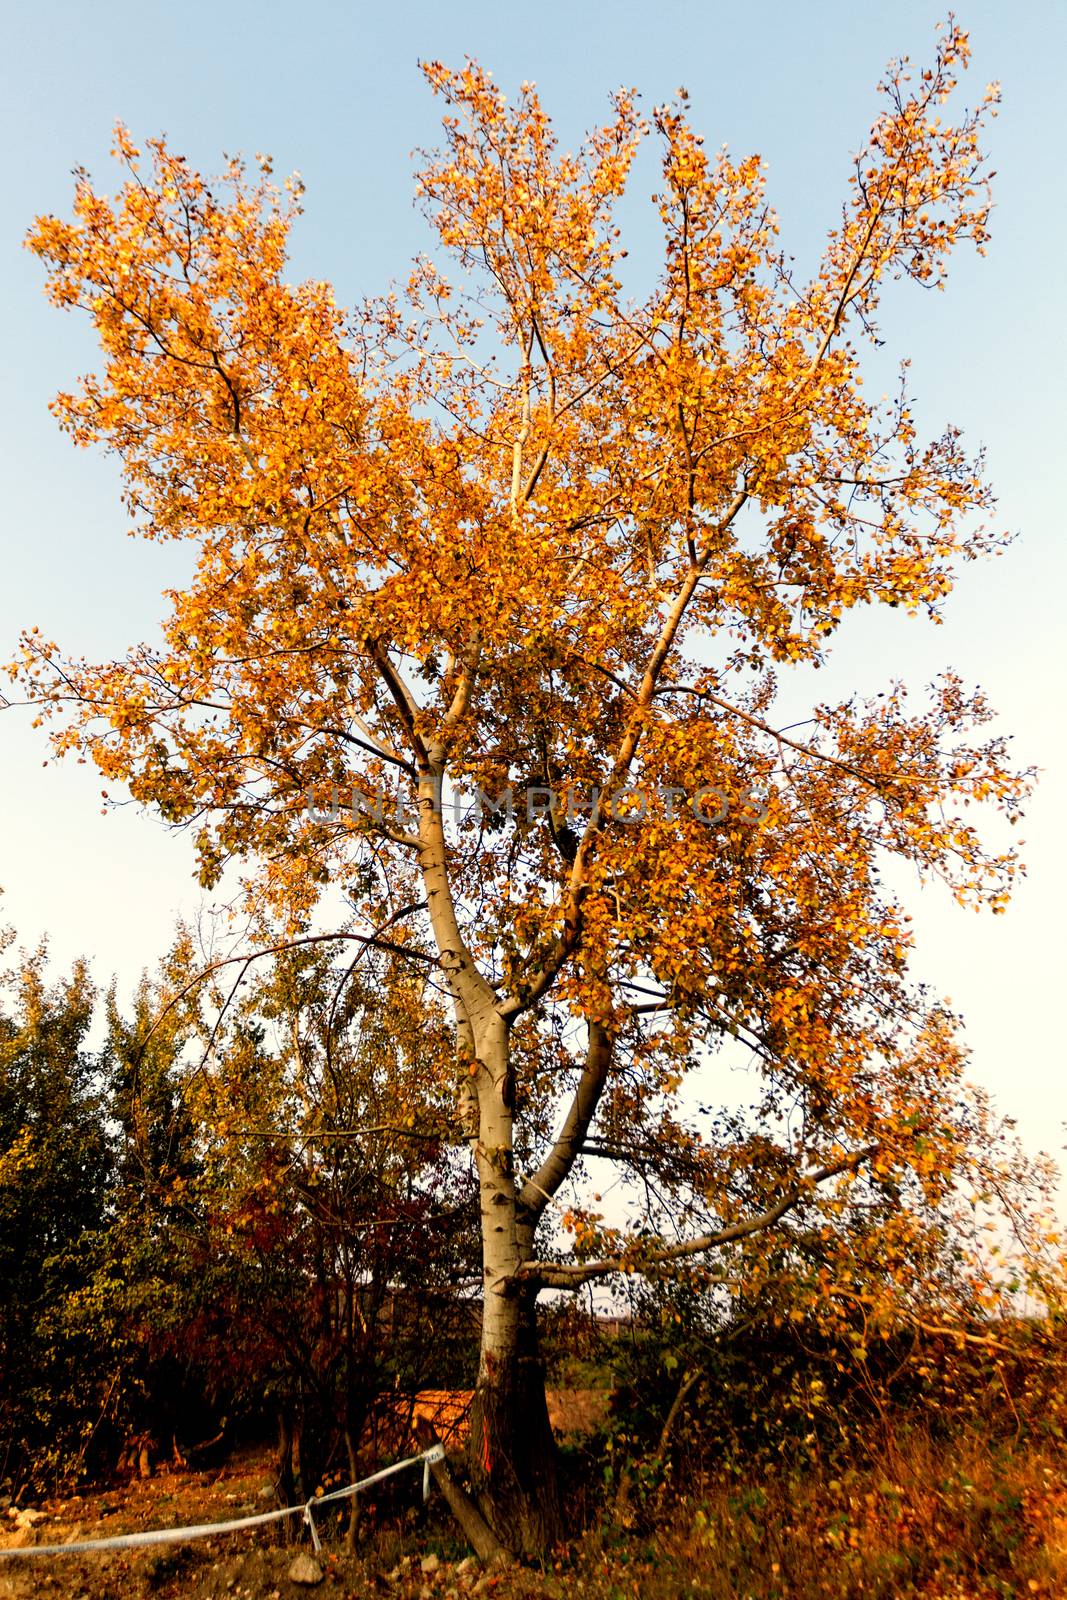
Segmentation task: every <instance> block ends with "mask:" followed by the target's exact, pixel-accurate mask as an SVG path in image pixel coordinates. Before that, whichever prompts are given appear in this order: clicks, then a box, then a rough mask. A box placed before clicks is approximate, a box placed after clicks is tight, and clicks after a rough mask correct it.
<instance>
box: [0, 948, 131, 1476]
mask: <svg viewBox="0 0 1067 1600" xmlns="http://www.w3.org/2000/svg"><path fill="white" fill-rule="evenodd" d="M8 942H9V941H8ZM45 967H46V958H45V951H44V949H43V948H42V949H40V950H38V951H36V952H34V953H33V954H31V955H22V956H21V957H20V958H19V960H18V961H17V962H16V964H15V966H14V968H13V969H11V970H9V971H8V972H6V973H5V974H4V977H3V987H2V989H0V1476H6V1477H9V1478H10V1477H12V1475H14V1476H15V1477H17V1476H18V1475H19V1474H20V1473H22V1472H23V1471H24V1470H25V1469H26V1464H27V1463H28V1462H29V1461H30V1460H33V1461H35V1462H36V1463H37V1464H38V1469H39V1470H40V1469H42V1468H47V1467H52V1466H54V1465H55V1463H56V1462H57V1461H58V1460H59V1459H60V1457H61V1456H62V1455H63V1454H65V1453H69V1452H72V1451H75V1452H76V1451H78V1450H79V1449H80V1448H81V1447H82V1445H83V1444H84V1442H85V1438H86V1428H87V1426H88V1423H89V1415H90V1411H91V1407H92V1404H93V1402H94V1401H95V1398H96V1395H95V1393H94V1389H93V1385H92V1384H91V1383H90V1384H89V1385H88V1386H87V1385H86V1384H85V1381H84V1375H83V1374H82V1372H81V1370H80V1357H79V1350H78V1346H77V1344H76V1342H75V1340H74V1339H72V1337H71V1336H70V1330H68V1329H67V1328H66V1327H64V1325H63V1323H62V1320H61V1319H58V1318H57V1316H56V1308H57V1307H59V1306H62V1305H63V1304H64V1303H66V1302H68V1301H69V1300H71V1299H72V1298H74V1297H76V1296H77V1295H78V1294H79V1293H81V1292H82V1291H83V1290H84V1287H85V1283H86V1277H87V1273H86V1252H87V1248H89V1247H91V1246H92V1244H93V1243H94V1242H95V1241H96V1240H98V1239H99V1237H100V1234H101V1232H102V1231H103V1229H104V1228H105V1227H106V1223H107V1206H108V1198H109V1185H110V1180H111V1173H112V1166H113V1147H112V1142H111V1138H110V1135H109V1130H108V1128H107V1126H106V1121H105V1114H104V1113H105V1100H104V1093H103V1088H102V1073H101V1063H100V1060H99V1058H98V1056H97V1055H96V1054H95V1053H94V1052H93V1051H92V1050H91V1049H90V1048H89V1047H88V1042H87V1039H88V1032H89V1027H90V1023H91V1020H92V1013H93V1006H94V1002H95V994H94V991H93V988H92V986H91V984H90V982H89V978H88V975H87V972H86V969H85V967H84V966H83V965H81V964H80V963H79V964H77V965H76V966H75V967H74V969H73V971H72V973H71V975H70V977H69V978H68V979H66V980H65V981H62V982H59V983H56V984H52V985H50V984H49V983H48V982H47V980H46V975H45Z"/></svg>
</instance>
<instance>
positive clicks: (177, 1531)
mask: <svg viewBox="0 0 1067 1600" xmlns="http://www.w3.org/2000/svg"><path fill="white" fill-rule="evenodd" d="M444 1458H445V1451H444V1446H443V1445H439V1444H435V1445H431V1446H430V1448H429V1450H423V1451H422V1453H421V1454H420V1455H417V1456H409V1457H408V1458H407V1460H406V1461H397V1462H394V1464H393V1465H392V1466H391V1467H383V1468H382V1470H381V1472H373V1473H371V1475H370V1477H369V1478H361V1479H360V1480H359V1482H358V1483H350V1484H348V1485H346V1487H345V1488H343V1489H334V1490H332V1491H331V1492H330V1493H329V1494H320V1495H316V1496H315V1497H314V1498H313V1499H311V1500H309V1501H308V1502H307V1503H306V1505H302V1506H283V1507H282V1509H281V1510H280V1511H261V1512H260V1513H259V1514H258V1515H257V1516H254V1517H235V1518H233V1519H232V1520H231V1521H229V1522H198V1523H196V1524H194V1525H193V1526H192V1527H189V1528H151V1529H149V1530H148V1531H147V1532H146V1533H122V1534H116V1536H115V1537H114V1538H113V1539H80V1540H78V1541H77V1542H76V1543H74V1544H36V1545H18V1546H16V1547H15V1548H14V1549H10V1550H0V1560H3V1559H5V1558H6V1559H8V1560H13V1559H15V1558H24V1557H26V1556H66V1555H81V1554H82V1553H83V1552H86V1551H90V1550H136V1549H139V1548H141V1547H142V1546H144V1545H152V1544H184V1543H185V1542H186V1541H187V1540H192V1539H211V1538H214V1537H215V1535H216V1534H220V1533H236V1532H237V1530H238V1529H239V1528H261V1527H263V1526H264V1525H265V1524H266V1523H268V1522H280V1521H281V1520H282V1518H283V1517H302V1518H303V1520H304V1522H305V1523H306V1524H307V1526H308V1528H309V1529H310V1530H311V1543H312V1545H313V1547H314V1549H315V1550H316V1552H317V1551H319V1550H321V1549H322V1544H321V1541H320V1539H319V1532H318V1529H317V1528H316V1526H315V1519H314V1517H313V1516H312V1513H311V1508H312V1506H324V1505H327V1504H328V1503H329V1502H330V1501H331V1500H347V1499H350V1498H351V1497H352V1496H353V1495H356V1494H360V1493H361V1492H362V1491H363V1490H364V1489H367V1488H369V1487H370V1485H371V1484H372V1483H380V1482H381V1481H382V1479H383V1478H391V1477H392V1476H393V1474H394V1473H395V1472H403V1471H404V1470H405V1469H406V1468H407V1467H415V1466H418V1464H419V1462H420V1461H421V1462H422V1463H423V1474H422V1487H423V1495H424V1496H425V1495H426V1494H427V1493H428V1491H429V1479H430V1467H431V1465H432V1464H433V1463H434V1462H435V1461H443V1460H444Z"/></svg>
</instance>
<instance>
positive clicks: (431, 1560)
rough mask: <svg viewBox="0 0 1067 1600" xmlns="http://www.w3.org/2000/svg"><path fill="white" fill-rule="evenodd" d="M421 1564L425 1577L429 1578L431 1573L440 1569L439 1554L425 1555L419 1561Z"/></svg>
mask: <svg viewBox="0 0 1067 1600" xmlns="http://www.w3.org/2000/svg"><path fill="white" fill-rule="evenodd" d="M419 1565H420V1567H421V1568H422V1573H423V1577H426V1578H428V1577H429V1576H430V1574H431V1573H433V1572H436V1571H437V1570H438V1569H439V1567H440V1565H441V1561H440V1558H439V1557H438V1556H435V1555H432V1554H431V1555H428V1556H423V1558H422V1560H421V1561H420V1562H419Z"/></svg>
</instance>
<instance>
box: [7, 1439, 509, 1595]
mask: <svg viewBox="0 0 1067 1600" xmlns="http://www.w3.org/2000/svg"><path fill="white" fill-rule="evenodd" d="M411 1479H412V1482H411V1486H410V1487H411V1491H412V1494H411V1498H412V1499H413V1500H417V1498H418V1485H419V1481H420V1480H421V1474H420V1473H419V1472H418V1470H417V1469H413V1471H412V1473H411ZM275 1503H276V1502H275V1500H274V1491H273V1486H272V1481H271V1473H270V1462H269V1456H268V1454H267V1453H265V1452H264V1453H263V1454H262V1455H257V1454H254V1453H253V1454H249V1455H246V1456H244V1457H241V1458H238V1459H236V1460H234V1461H233V1462H231V1463H230V1464H229V1465H228V1466H226V1467H225V1468H223V1469H221V1470H216V1471H212V1472H179V1471H174V1470H171V1471H164V1472H161V1473H160V1474H159V1475H158V1476H156V1477H152V1478H147V1479H143V1480H142V1479H137V1480H135V1481H134V1482H133V1483H131V1484H130V1485H129V1486H128V1487H120V1488H114V1489H109V1490H100V1491H94V1492H87V1493H85V1494H83V1495H74V1496H69V1497H67V1498H66V1499H62V1500H54V1501H45V1500H42V1501H39V1502H37V1503H36V1504H35V1505H34V1506H33V1507H32V1509H31V1508H25V1507H24V1508H22V1510H21V1513H20V1514H19V1515H16V1514H15V1513H14V1512H13V1511H6V1512H0V1550H12V1549H18V1548H27V1547H29V1546H33V1545H42V1544H69V1543H74V1542H76V1541H78V1540H84V1539H103V1538H110V1537H113V1536H114V1535H116V1534H121V1533H140V1532H142V1531H144V1530H146V1529H149V1528H165V1527H168V1526H171V1527H179V1526H189V1525H193V1524H196V1523H201V1522H223V1521H227V1520H230V1519H234V1518H238V1517H242V1516H251V1515H254V1514H255V1513H256V1512H262V1511H264V1510H270V1509H271V1508H272V1507H273V1506H274V1505H275ZM28 1510H29V1515H27V1511H28ZM391 1512H392V1515H391V1516H390V1518H389V1520H388V1522H386V1523H383V1525H382V1526H380V1527H378V1526H375V1525H373V1524H372V1526H371V1528H370V1530H369V1536H368V1537H367V1538H366V1539H364V1540H363V1541H362V1542H361V1555H360V1556H359V1557H354V1556H348V1555H346V1554H344V1553H343V1550H342V1549H341V1548H340V1547H341V1545H342V1542H343V1532H344V1522H343V1520H342V1519H344V1518H346V1516H347V1513H346V1508H345V1506H344V1505H342V1506H341V1507H340V1509H338V1508H337V1507H333V1508H330V1509H329V1510H327V1508H325V1507H324V1508H323V1512H322V1513H321V1514H320V1516H319V1518H318V1519H317V1522H318V1525H319V1527H320V1530H321V1533H322V1536H323V1539H324V1542H325V1544H326V1548H325V1549H324V1551H323V1554H322V1555H321V1556H320V1557H319V1565H320V1567H321V1570H322V1574H323V1576H322V1580H321V1582H319V1583H317V1584H315V1585H307V1584H300V1583H297V1582H294V1581H293V1580H292V1579H290V1577H289V1570H290V1567H291V1566H292V1563H293V1561H294V1558H295V1557H296V1556H297V1555H299V1554H300V1553H301V1552H305V1553H307V1554H310V1553H311V1551H310V1546H309V1545H308V1544H307V1543H301V1542H293V1543H289V1544H284V1543H283V1542H282V1540H283V1539H284V1534H283V1532H282V1531H281V1527H283V1526H287V1525H278V1524H275V1525H267V1526H266V1527H259V1528H252V1529H248V1530H245V1531H242V1532H239V1533H230V1534H225V1535H222V1536H220V1537H218V1538H214V1539H201V1540H198V1541H196V1542H193V1543H188V1544H174V1545H156V1546H152V1547H150V1548H148V1549H143V1550H118V1551H106V1552H101V1553H99V1554H96V1553H92V1554H84V1553H82V1554H72V1555H69V1556H66V1555H59V1556H40V1557H36V1558H32V1557H31V1558H29V1559H25V1560H9V1559H7V1558H4V1559H2V1560H0V1600H30V1597H32V1596H37V1595H56V1596H63V1597H64V1600H68V1597H69V1600H142V1597H148V1596H152V1597H155V1600H168V1597H170V1596H175V1597H176V1596H182V1597H183V1600H184V1597H186V1596H189V1597H198V1600H199V1597H203V1600H223V1597H227V1600H291V1597H292V1596H295V1595H301V1594H303V1595H307V1594H312V1593H317V1594H320V1595H323V1596H330V1597H331V1600H346V1597H348V1596H353V1597H356V1596H358V1597H360V1600H362V1597H364V1596H367V1595H375V1594H381V1595H386V1594H392V1595H395V1596H396V1597H397V1600H408V1597H414V1596H419V1595H420V1594H422V1592H423V1591H426V1594H427V1595H430V1594H435V1593H436V1594H439V1595H441V1596H442V1600H443V1596H444V1595H445V1594H446V1593H448V1592H449V1591H450V1590H453V1591H454V1592H455V1600H458V1597H459V1596H460V1595H462V1594H465V1593H472V1592H475V1591H477V1593H479V1594H484V1593H486V1592H487V1591H488V1590H489V1589H490V1588H492V1587H495V1580H494V1579H493V1578H492V1577H490V1576H488V1575H486V1574H484V1573H483V1572H481V1570H480V1569H478V1568H477V1567H476V1566H475V1565H474V1564H473V1563H472V1562H468V1563H467V1564H466V1565H463V1564H462V1559H461V1552H460V1551H459V1550H458V1547H457V1548H456V1549H455V1550H454V1551H451V1552H450V1553H452V1554H454V1555H455V1557H456V1559H455V1561H442V1560H441V1559H440V1557H438V1556H437V1555H436V1554H435V1551H436V1550H440V1549H442V1548H445V1544H444V1543H443V1541H442V1540H441V1539H440V1538H435V1537H434V1536H433V1530H432V1525H431V1524H426V1523H425V1519H424V1514H423V1513H421V1512H420V1511H419V1510H417V1509H415V1508H414V1507H413V1508H412V1509H410V1510H408V1511H407V1512H404V1511H403V1510H401V1512H400V1514H399V1516H398V1515H396V1508H395V1506H394V1507H393V1508H391ZM420 1524H423V1525H422V1526H420ZM291 1525H292V1529H293V1533H294V1535H297V1537H299V1535H298V1529H299V1518H296V1517H294V1518H293V1519H291ZM405 1550H407V1551H408V1552H413V1551H414V1552H415V1553H413V1554H412V1553H409V1554H407V1555H405V1554H404V1553H403V1552H404V1551H405ZM424 1560H425V1561H426V1563H427V1565H429V1566H431V1567H434V1570H433V1571H431V1572H425V1573H424V1572H423V1570H422V1567H423V1561H424ZM435 1561H436V1562H437V1563H438V1564H437V1565H436V1566H434V1563H435Z"/></svg>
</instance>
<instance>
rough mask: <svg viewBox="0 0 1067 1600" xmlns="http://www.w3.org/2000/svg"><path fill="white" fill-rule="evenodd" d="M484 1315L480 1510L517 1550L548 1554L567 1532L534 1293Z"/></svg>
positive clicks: (478, 1410)
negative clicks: (500, 1311) (503, 1310)
mask: <svg viewBox="0 0 1067 1600" xmlns="http://www.w3.org/2000/svg"><path fill="white" fill-rule="evenodd" d="M507 1313H508V1314H507V1315H506V1316H503V1317H501V1316H495V1317H488V1316H487V1317H486V1319H485V1320H486V1323H487V1324H489V1325H490V1326H488V1327H486V1326H483V1334H482V1350H481V1360H480V1364H479V1371H478V1387H477V1389H476V1390H475V1393H474V1405H473V1408H472V1414H471V1432H470V1458H469V1469H470V1477H471V1485H472V1488H473V1490H474V1493H475V1496H476V1498H477V1501H478V1504H479V1506H480V1507H481V1510H482V1514H483V1515H484V1517H485V1519H486V1521H487V1522H488V1523H489V1525H490V1527H491V1528H492V1529H493V1531H494V1532H495V1534H496V1535H497V1538H498V1539H499V1540H500V1542H501V1543H502V1544H503V1545H504V1546H505V1547H506V1548H507V1549H508V1550H510V1551H511V1552H512V1553H513V1554H514V1555H517V1556H520V1557H524V1558H531V1557H543V1556H546V1555H548V1553H549V1552H550V1551H551V1550H552V1548H553V1547H554V1546H555V1545H557V1544H558V1543H559V1542H560V1540H561V1539H562V1537H563V1520H562V1514H561V1510H560V1502H559V1486H558V1481H557V1474H556V1443H555V1439H554V1438H553V1436H552V1429H551V1426H550V1424H549V1420H548V1403H547V1401H546V1399H545V1369H544V1363H543V1362H542V1361H541V1359H540V1356H539V1354H538V1351H537V1322H536V1313H535V1310H534V1304H533V1300H532V1297H527V1296H524V1297H522V1298H521V1299H519V1298H516V1299H512V1300H511V1301H509V1302H507Z"/></svg>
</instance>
